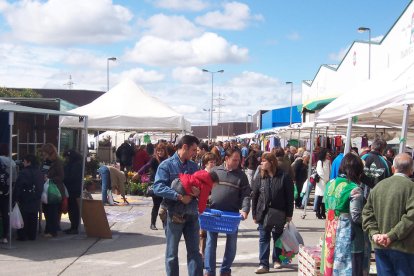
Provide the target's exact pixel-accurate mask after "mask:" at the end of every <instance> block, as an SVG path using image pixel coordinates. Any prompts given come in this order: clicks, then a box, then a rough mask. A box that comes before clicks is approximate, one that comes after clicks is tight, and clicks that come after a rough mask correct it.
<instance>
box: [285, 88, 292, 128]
mask: <svg viewBox="0 0 414 276" xmlns="http://www.w3.org/2000/svg"><path fill="white" fill-rule="evenodd" d="M286 84H290V126H292V115H293V114H292V109H293V82H291V81H287V82H286Z"/></svg>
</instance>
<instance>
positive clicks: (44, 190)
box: [40, 179, 49, 204]
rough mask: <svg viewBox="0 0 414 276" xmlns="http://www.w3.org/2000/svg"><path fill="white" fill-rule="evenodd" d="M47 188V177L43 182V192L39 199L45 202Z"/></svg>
mask: <svg viewBox="0 0 414 276" xmlns="http://www.w3.org/2000/svg"><path fill="white" fill-rule="evenodd" d="M48 189H49V179H48V180H46V182H45V184H43V192H42V196H41V198H40V200H41V201H42V203H44V204H47V190H48Z"/></svg>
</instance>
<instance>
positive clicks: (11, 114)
mask: <svg viewBox="0 0 414 276" xmlns="http://www.w3.org/2000/svg"><path fill="white" fill-rule="evenodd" d="M13 125H14V112H9V131H10V133H9V136H10V138H9V139H10V140H9V164H10V166H9V214H11V212H12V207H13V206H12V198H13V166H12V163H13V140H12V139H13ZM11 248H12V227H11V223H9V249H11Z"/></svg>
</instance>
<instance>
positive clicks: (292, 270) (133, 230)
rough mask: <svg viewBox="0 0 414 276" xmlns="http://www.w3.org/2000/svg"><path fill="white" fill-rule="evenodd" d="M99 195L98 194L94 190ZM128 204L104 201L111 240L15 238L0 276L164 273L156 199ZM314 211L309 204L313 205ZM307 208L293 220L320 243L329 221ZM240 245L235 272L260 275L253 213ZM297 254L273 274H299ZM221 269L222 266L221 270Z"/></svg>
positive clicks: (2, 253)
mask: <svg viewBox="0 0 414 276" xmlns="http://www.w3.org/2000/svg"><path fill="white" fill-rule="evenodd" d="M94 197H96V198H99V195H94ZM127 197H128V200H129V202H130V204H129V205H123V206H105V211H106V213H107V215H108V221H109V225H110V227H111V230H112V235H113V237H112V239H100V238H89V237H86V234H85V233H84V231H83V229H82V231H81V232H80V234H79V235H66V234H64V233H62V232H59V235H58V237H56V238H43V237H42V236H41V235H40V236H39V237H38V239H37V240H36V241H24V242H20V241H13V242H12V246H11V248H9V246H8V245H4V246H2V249H1V250H0V262H1V263H2V266H1V269H0V275H30V276H34V275H99V276H103V275H143V276H146V275H148V276H158V275H160V276H161V275H165V266H164V258H165V235H164V231H163V230H162V227H161V223H160V221H159V220H158V221H157V226H158V227H159V230H155V231H154V230H150V229H149V225H150V214H151V207H152V200H151V198H145V197H139V196H127ZM308 208H309V210H310V208H311V207H310V206H309V207H308ZM302 214H303V210H299V209H296V210H295V212H294V218H293V221H294V223H295V225H296V227H297V229H298V230H299V232H300V233H301V235H302V237H303V239H304V242H305V244H306V245H316V244H318V243H319V239H320V237H321V235H322V233H323V231H324V221H323V220H318V219H317V218H316V216H315V214H314V213H313V212H312V211H309V212H308V215H307V216H306V218H305V219H302V218H301V215H302ZM61 227H62V229H66V228H68V227H69V220H68V218H67V216H63V217H62V222H61ZM224 246H225V239H224V237H222V236H220V238H219V241H218V246H217V263H218V264H217V266H218V267H219V266H220V263H221V259H222V256H223V253H224ZM237 246H238V249H237V256H236V259H235V262H234V264H233V267H232V274H233V275H235V276H238V275H240V276H243V275H255V274H254V270H255V269H256V268H257V267H258V255H259V253H258V252H259V233H258V231H257V225H255V224H254V223H253V220H252V219H251V216H249V218H248V219H247V220H246V221H242V222H241V223H240V227H239V237H238V244H237ZM179 263H180V275H188V273H187V266H186V250H185V244H184V241H183V240H182V242H181V243H180V246H179ZM297 271H298V267H297V258H295V259H294V260H293V262H292V264H290V265H287V266H285V267H284V268H282V269H278V270H275V269H271V271H270V273H269V274H271V275H272V274H275V273H280V274H281V275H297V274H298V272H297ZM217 273H218V274H219V269H217Z"/></svg>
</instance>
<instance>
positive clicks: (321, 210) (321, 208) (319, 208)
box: [316, 196, 325, 216]
mask: <svg viewBox="0 0 414 276" xmlns="http://www.w3.org/2000/svg"><path fill="white" fill-rule="evenodd" d="M322 200H323V196H316V215H317V216H325V203H323V202H322Z"/></svg>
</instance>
